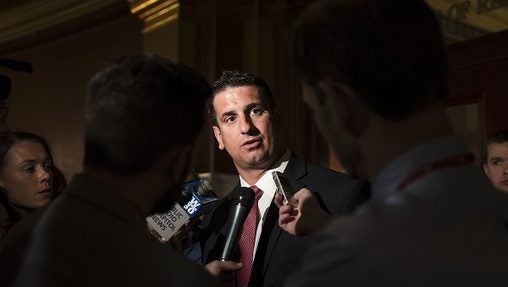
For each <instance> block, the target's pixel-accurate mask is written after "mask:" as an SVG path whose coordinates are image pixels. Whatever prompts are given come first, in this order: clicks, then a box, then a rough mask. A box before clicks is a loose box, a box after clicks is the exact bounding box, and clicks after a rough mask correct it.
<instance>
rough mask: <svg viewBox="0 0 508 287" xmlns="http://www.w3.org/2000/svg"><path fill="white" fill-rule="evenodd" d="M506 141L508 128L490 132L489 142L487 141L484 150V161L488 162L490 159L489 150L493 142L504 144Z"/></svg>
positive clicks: (507, 140) (507, 139)
mask: <svg viewBox="0 0 508 287" xmlns="http://www.w3.org/2000/svg"><path fill="white" fill-rule="evenodd" d="M505 142H508V129H502V130H499V131H496V132H494V133H492V134H490V136H489V137H488V138H487V142H486V143H485V150H484V151H483V163H487V161H488V160H489V159H488V154H487V152H488V149H489V146H490V145H491V144H493V143H497V144H502V143H505Z"/></svg>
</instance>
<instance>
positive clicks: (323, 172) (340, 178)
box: [287, 156, 360, 184]
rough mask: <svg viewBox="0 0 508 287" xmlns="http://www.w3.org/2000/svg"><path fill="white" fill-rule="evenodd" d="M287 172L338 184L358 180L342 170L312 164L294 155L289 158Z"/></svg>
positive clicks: (351, 182)
mask: <svg viewBox="0 0 508 287" xmlns="http://www.w3.org/2000/svg"><path fill="white" fill-rule="evenodd" d="M287 172H289V173H300V174H303V175H305V176H308V177H317V178H321V179H323V180H328V181H333V182H336V183H339V184H353V183H355V182H358V181H360V180H358V179H354V178H352V177H351V176H350V175H348V174H346V173H344V172H340V171H336V170H333V169H330V168H328V167H325V166H322V165H317V164H313V163H310V162H308V161H305V160H303V159H301V158H298V157H296V156H292V157H291V158H290V159H289V163H288V167H287Z"/></svg>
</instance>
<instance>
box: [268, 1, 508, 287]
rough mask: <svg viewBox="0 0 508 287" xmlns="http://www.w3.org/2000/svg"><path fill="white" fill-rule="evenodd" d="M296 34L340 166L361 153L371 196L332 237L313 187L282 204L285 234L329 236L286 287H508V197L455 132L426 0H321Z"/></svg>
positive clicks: (334, 226)
mask: <svg viewBox="0 0 508 287" xmlns="http://www.w3.org/2000/svg"><path fill="white" fill-rule="evenodd" d="M294 38H295V40H294V45H293V52H294V53H293V54H294V60H295V62H296V66H297V68H298V71H299V72H300V74H301V79H302V81H301V84H302V92H303V99H304V101H305V102H306V104H307V105H308V106H309V107H310V109H311V110H312V112H313V113H314V118H315V120H316V123H317V125H318V127H319V129H320V131H321V133H322V134H323V135H324V137H325V139H326V140H327V141H328V142H329V143H330V144H331V146H332V147H333V148H334V150H335V152H336V155H338V156H339V161H340V156H341V155H343V147H344V146H346V147H347V148H348V149H349V150H357V151H358V152H357V153H356V154H357V155H358V157H357V158H358V160H359V161H358V162H357V164H362V165H363V167H364V168H363V169H360V170H362V173H363V174H364V176H366V177H368V178H370V179H372V198H371V200H370V201H369V202H368V203H367V204H365V205H363V206H362V208H360V209H358V210H357V212H355V213H354V214H353V215H352V216H349V217H344V218H338V219H337V218H332V217H330V216H328V218H329V223H328V225H325V229H324V230H323V229H320V228H319V227H320V226H322V224H319V225H318V224H316V222H313V221H312V220H309V218H310V219H312V218H314V217H316V214H319V213H320V212H321V213H323V212H322V211H321V210H320V208H319V205H318V204H317V200H316V199H315V197H314V196H313V195H312V194H310V193H309V192H308V191H305V190H304V191H302V192H299V193H297V194H295V196H294V202H293V203H292V204H287V205H282V204H281V202H280V198H277V199H276V200H277V202H278V204H279V206H280V209H279V224H280V226H281V227H282V228H284V229H285V230H286V231H288V232H290V233H292V234H302V233H303V234H309V233H315V232H317V231H318V230H321V233H320V234H319V235H317V236H316V237H315V244H314V245H313V246H312V247H311V248H310V250H309V253H308V254H307V255H306V256H305V258H304V260H305V263H306V264H304V265H303V266H302V267H301V268H299V269H297V270H295V272H293V274H292V276H291V277H290V278H289V279H288V281H287V282H286V286H291V287H302V286H329V285H337V286H491V287H493V286H508V276H506V271H507V270H508V261H507V260H506V258H508V229H507V228H506V223H507V222H508V218H507V216H506V215H507V214H506V209H507V208H508V204H506V196H504V195H505V194H504V193H500V192H497V191H496V190H494V189H493V188H492V187H491V184H490V183H489V182H488V180H487V179H486V178H485V176H484V175H483V174H482V172H481V170H480V169H479V168H478V167H477V166H476V163H475V160H474V155H473V154H472V153H471V152H470V151H469V148H468V146H467V145H466V143H465V142H464V140H463V139H462V138H460V137H458V136H456V135H454V133H453V129H452V127H451V124H450V122H449V119H448V118H447V115H446V110H445V98H446V91H447V86H446V84H447V81H446V71H447V66H446V56H445V51H444V48H443V42H442V34H441V29H440V26H439V23H438V21H437V19H436V16H435V15H434V12H433V11H432V10H431V8H430V7H429V6H428V5H427V4H426V3H425V1H423V0H383V1H379V0H327V1H319V2H317V3H314V4H313V5H312V7H311V8H309V10H307V11H306V12H305V13H303V14H302V16H301V18H300V20H299V22H298V24H297V27H296V32H295V37H294ZM502 199H504V200H502ZM294 205H295V206H296V207H297V208H294ZM323 214H324V213H323ZM312 215H314V216H312ZM321 218H325V216H324V215H323V216H321Z"/></svg>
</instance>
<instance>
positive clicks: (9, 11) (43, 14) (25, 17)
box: [0, 0, 125, 44]
mask: <svg viewBox="0 0 508 287" xmlns="http://www.w3.org/2000/svg"><path fill="white" fill-rule="evenodd" d="M118 2H125V1H124V0H87V1H82V0H36V1H35V0H34V1H24V2H20V3H21V4H19V5H11V6H8V7H7V8H6V9H1V12H0V44H2V43H8V42H12V41H14V40H17V39H20V38H23V37H27V36H32V35H34V34H37V33H39V32H42V31H46V30H49V29H51V28H53V27H56V26H62V25H66V23H69V22H71V21H72V20H75V19H77V18H81V17H85V16H87V15H90V14H91V13H96V12H97V11H101V10H103V9H106V8H107V7H110V6H111V5H112V4H118ZM0 8H1V6H0Z"/></svg>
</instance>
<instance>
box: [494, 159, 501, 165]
mask: <svg viewBox="0 0 508 287" xmlns="http://www.w3.org/2000/svg"><path fill="white" fill-rule="evenodd" d="M501 163H502V161H500V160H493V161H492V165H501Z"/></svg>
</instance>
